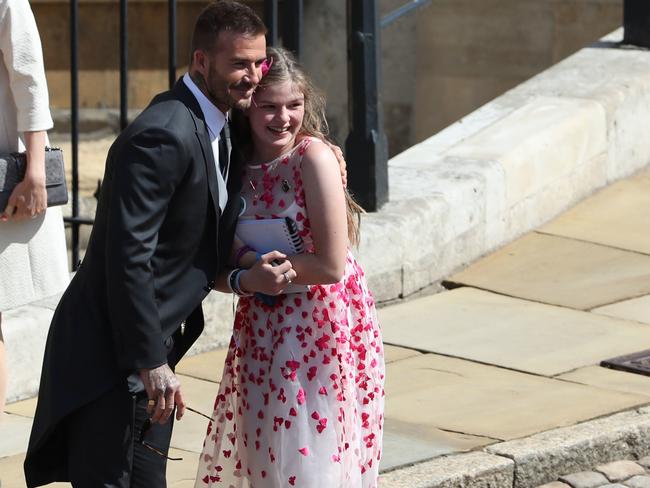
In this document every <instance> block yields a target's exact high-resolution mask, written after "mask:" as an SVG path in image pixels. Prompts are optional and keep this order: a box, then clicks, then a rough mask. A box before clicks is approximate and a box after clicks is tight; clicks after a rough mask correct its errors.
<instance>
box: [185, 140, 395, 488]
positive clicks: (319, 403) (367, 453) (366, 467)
mask: <svg viewBox="0 0 650 488" xmlns="http://www.w3.org/2000/svg"><path fill="white" fill-rule="evenodd" d="M313 143H321V141H320V140H318V139H313V138H307V139H304V140H303V141H301V142H300V143H299V144H297V145H296V146H295V147H294V148H293V149H292V150H291V151H290V152H289V153H287V154H284V155H283V156H280V157H279V158H277V159H275V160H274V161H271V162H270V163H265V164H261V165H248V166H247V168H246V170H245V175H244V190H243V193H242V195H243V196H242V198H243V200H244V201H245V210H244V211H243V214H242V216H241V217H240V218H257V219H259V218H278V217H286V216H289V217H291V218H293V219H294V221H295V222H296V223H297V226H298V229H299V231H300V234H301V236H302V238H303V240H304V243H305V245H306V249H307V252H309V251H310V250H313V245H312V241H311V237H310V236H311V233H310V224H309V215H308V212H307V208H306V206H305V195H304V191H303V187H302V178H301V162H302V157H303V154H304V153H305V150H306V149H307V147H308V146H309V144H313ZM309 288H310V290H309V291H305V292H301V293H291V294H286V295H280V296H279V297H278V299H277V300H276V303H275V304H273V305H271V306H268V305H266V304H265V303H264V302H263V301H261V300H260V299H258V298H256V297H245V298H241V299H240V300H239V304H238V306H237V312H236V316H235V324H234V331H233V336H232V339H231V342H230V347H229V351H228V356H227V358H226V364H225V369H224V374H223V378H222V380H221V383H220V387H219V392H218V394H217V397H216V400H215V404H214V415H213V418H214V419H215V422H210V424H209V425H208V430H207V435H206V438H205V443H204V448H203V452H202V454H201V457H200V460H199V469H198V475H197V480H196V485H195V486H196V487H205V486H215V487H228V488H230V487H237V488H240V487H255V488H265V487H291V486H295V487H304V488H321V487H322V488H337V487H346V488H348V487H349V488H357V487H363V488H366V487H368V488H370V487H376V486H377V478H378V467H379V460H380V458H381V442H382V425H383V410H384V371H385V370H384V356H383V348H382V340H381V333H380V330H379V326H378V323H377V316H376V312H375V306H374V301H373V298H372V296H371V294H370V292H369V291H368V288H367V286H366V282H365V279H364V274H363V270H362V269H361V267H360V266H359V264H358V263H357V261H356V260H355V258H354V257H353V255H352V253H351V252H350V251H349V250H348V253H347V263H346V267H345V273H344V276H343V279H342V280H341V281H340V282H338V283H335V284H331V285H311V286H310V287H309Z"/></svg>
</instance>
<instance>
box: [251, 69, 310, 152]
mask: <svg viewBox="0 0 650 488" xmlns="http://www.w3.org/2000/svg"><path fill="white" fill-rule="evenodd" d="M304 116H305V97H304V95H303V94H302V92H301V91H300V90H299V89H298V87H297V86H296V85H295V84H294V83H293V82H291V81H287V82H285V83H278V84H275V85H270V86H268V87H266V88H264V89H263V90H259V91H256V92H255V95H254V96H253V103H252V104H251V106H250V108H249V110H248V117H249V120H250V125H251V132H252V136H253V144H254V147H255V155H256V158H259V159H262V160H269V159H273V158H275V157H277V156H279V155H280V154H282V153H284V152H286V151H288V150H290V149H291V148H292V147H293V146H294V144H295V142H296V135H297V134H298V132H299V131H300V128H301V127H302V120H303V117H304Z"/></svg>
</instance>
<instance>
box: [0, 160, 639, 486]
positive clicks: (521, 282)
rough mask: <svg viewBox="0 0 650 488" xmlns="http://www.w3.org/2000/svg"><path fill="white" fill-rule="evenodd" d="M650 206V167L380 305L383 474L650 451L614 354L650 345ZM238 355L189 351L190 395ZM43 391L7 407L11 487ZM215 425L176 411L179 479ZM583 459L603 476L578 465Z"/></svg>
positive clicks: (409, 477)
mask: <svg viewBox="0 0 650 488" xmlns="http://www.w3.org/2000/svg"><path fill="white" fill-rule="evenodd" d="M648 208H650V170H645V171H644V172H642V173H640V174H638V175H636V176H634V177H631V178H629V179H627V180H624V181H621V182H618V183H616V184H614V185H612V186H610V187H608V188H606V189H604V190H602V191H601V192H599V193H597V194H596V195H594V196H592V197H591V198H589V199H587V200H585V201H583V202H582V203H580V204H579V205H577V206H576V207H574V208H573V209H571V210H569V211H568V212H566V213H564V214H563V215H561V216H560V217H559V218H557V219H556V220H554V221H553V222H551V223H549V224H547V225H545V226H543V227H541V228H540V229H538V230H536V231H534V232H531V233H529V234H527V235H524V236H523V237H521V238H520V239H518V240H516V241H514V242H512V243H511V244H509V245H507V246H505V247H503V248H502V249H500V250H499V251H497V252H495V253H494V254H492V255H489V256H487V257H485V258H483V259H481V260H479V261H478V262H476V263H475V264H473V265H471V266H469V267H468V268H466V269H464V270H463V271H461V272H459V273H458V274H456V275H453V276H451V277H449V279H448V286H449V287H451V288H453V289H451V290H450V291H445V292H442V293H438V294H432V295H426V294H425V296H422V297H420V298H417V299H413V300H408V301H404V302H401V303H397V304H393V305H391V306H387V307H384V308H382V309H381V310H380V312H379V315H380V321H381V324H382V327H383V331H384V339H385V343H386V359H387V385H386V396H387V400H386V425H385V433H384V444H385V449H384V459H383V461H382V471H383V472H384V474H383V475H382V486H386V487H401V486H404V487H406V486H408V487H415V486H422V487H424V486H432V487H443V486H445V487H447V486H457V487H471V486H495V487H501V486H503V487H505V486H508V487H512V486H516V487H534V486H538V485H541V484H543V483H547V482H556V484H554V485H549V487H548V488H551V487H563V486H564V485H568V486H572V487H574V488H578V487H580V486H601V485H605V483H611V482H612V481H611V480H612V479H614V478H611V477H609V478H608V477H607V476H606V475H604V474H603V473H602V469H600V468H598V466H600V465H602V464H605V463H608V462H611V461H617V460H620V459H624V458H628V459H638V458H642V457H643V456H645V455H647V454H650V440H649V441H646V440H645V439H647V438H649V437H650V409H647V408H643V407H644V406H645V405H648V404H650V378H648V377H645V376H640V375H635V374H631V373H623V372H619V371H613V370H608V369H604V368H601V367H600V366H598V365H599V363H600V361H601V360H603V359H608V358H611V357H614V356H619V355H623V354H627V353H632V352H636V351H638V350H641V349H648V348H650V238H648V234H647V232H648V229H649V228H650V212H648V210H647V209H648ZM224 358H225V351H224V350H217V351H212V352H208V353H204V354H200V355H197V356H194V357H191V358H187V359H185V360H183V362H181V364H180V365H179V368H178V373H179V374H180V376H181V381H182V384H183V386H184V388H185V392H186V398H187V401H188V404H189V405H190V406H192V407H194V408H196V409H198V410H201V411H203V412H206V413H209V412H210V411H211V406H212V403H213V399H214V395H215V392H216V390H217V383H218V381H219V379H220V377H221V368H222V365H223V361H224ZM34 407H35V400H34V399H30V400H26V401H22V402H18V403H14V404H10V405H9V406H8V409H7V414H6V416H5V418H4V419H3V422H2V425H1V427H0V429H1V430H2V433H3V435H2V436H0V480H2V486H3V488H9V487H12V488H13V487H16V488H19V487H22V486H24V484H23V482H22V473H21V469H22V466H21V464H22V459H23V457H24V450H25V445H26V442H27V435H28V431H29V427H30V424H31V420H30V419H31V417H32V415H33V411H34ZM618 412H624V413H618ZM617 413H618V414H617ZM614 414H617V415H614ZM204 431H205V421H204V419H203V418H201V417H199V416H198V415H195V414H192V413H188V414H187V416H186V418H185V419H184V420H183V421H182V422H180V423H178V424H177V425H176V428H175V430H174V436H173V440H172V447H173V452H174V455H176V454H178V455H180V456H182V457H183V458H184V460H183V461H178V462H170V463H169V470H168V478H169V481H170V487H188V486H191V485H192V481H193V478H194V470H195V467H196V463H197V457H198V452H199V451H200V449H201V443H202V440H203V433H204ZM411 465H413V466H411ZM409 466H410V467H409ZM644 466H645V465H644ZM599 469H600V471H599ZM635 469H636V468H635ZM583 471H589V472H591V471H593V472H595V473H596V474H600V476H597V475H580V476H573V477H572V473H573V474H575V473H581V472H583ZM637 471H638V470H637ZM590 476H591V477H590ZM633 476H634V477H635V478H634V481H633V482H632V481H629V482H628V481H627V480H628V479H632V477H633ZM644 477H645V478H644ZM646 478H647V475H646V473H645V471H644V472H643V473H642V472H638V473H636V474H633V475H630V476H629V477H628V478H625V479H623V478H621V479H620V480H619V481H616V482H621V483H628V484H627V485H625V486H630V487H637V486H639V487H640V486H648V485H647V484H645V485H644V484H643V483H647V479H646ZM585 479H591V480H600V481H602V480H603V479H605V482H603V483H601V485H598V484H591V485H588V484H582V485H581V484H579V483H578V481H575V480H582V481H581V482H584V483H587V482H586V481H584V480H585ZM558 480H560V481H558ZM572 480H574V481H572ZM486 483H487V484H486ZM557 483H564V485H562V484H557ZM594 483H595V482H594ZM630 483H632V484H630ZM53 486H65V485H64V484H58V485H53ZM608 486H611V485H608Z"/></svg>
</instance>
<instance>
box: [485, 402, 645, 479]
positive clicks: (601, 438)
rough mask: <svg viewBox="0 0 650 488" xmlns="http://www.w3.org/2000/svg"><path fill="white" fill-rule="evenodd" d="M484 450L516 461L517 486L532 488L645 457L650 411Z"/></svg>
mask: <svg viewBox="0 0 650 488" xmlns="http://www.w3.org/2000/svg"><path fill="white" fill-rule="evenodd" d="M485 450H486V451H487V452H489V453H492V454H497V455H501V456H506V457H508V458H510V459H512V460H514V462H515V463H516V466H517V469H516V471H515V485H514V486H515V487H517V488H532V487H536V486H539V485H541V484H543V483H547V482H550V481H554V480H557V479H558V477H560V476H562V475H565V474H567V473H577V472H580V471H585V470H591V469H592V468H593V467H595V466H597V465H599V464H603V463H608V462H611V461H617V460H620V459H630V458H639V457H641V456H644V455H646V454H647V453H648V452H650V409H648V408H641V409H639V410H632V411H627V412H622V413H619V414H616V415H611V416H608V417H605V418H601V419H597V420H593V421H589V422H584V423H580V424H577V425H572V426H569V427H561V428H556V429H552V430H548V431H546V432H542V433H539V434H535V435H533V436H529V437H527V438H523V439H516V440H512V441H508V442H503V443H500V444H496V445H493V446H488V447H487V448H486V449H485Z"/></svg>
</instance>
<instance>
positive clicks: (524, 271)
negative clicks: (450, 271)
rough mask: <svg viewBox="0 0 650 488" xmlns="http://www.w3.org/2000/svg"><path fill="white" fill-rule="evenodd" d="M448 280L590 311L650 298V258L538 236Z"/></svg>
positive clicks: (548, 236) (478, 263)
mask: <svg viewBox="0 0 650 488" xmlns="http://www.w3.org/2000/svg"><path fill="white" fill-rule="evenodd" d="M449 281H451V282H454V283H462V284H464V285H469V286H474V287H476V288H482V289H485V290H491V291H494V292H497V293H502V294H505V295H510V296H514V297H519V298H525V299H527V300H533V301H537V302H542V303H549V304H554V305H561V306H565V307H570V308H575V309H578V310H588V309H592V308H595V307H598V306H601V305H606V304H610V303H613V302H618V301H622V300H625V299H628V298H634V297H638V296H641V295H646V294H649V293H650V256H646V255H642V254H638V253H635V252H629V251H621V250H619V249H614V248H611V247H606V246H602V245H599V244H592V243H589V242H583V241H577V240H573V239H568V238H565V237H558V236H551V235H546V234H540V233H537V232H533V233H530V234H527V235H525V236H523V237H521V238H520V239H518V240H516V241H514V242H513V243H511V244H509V245H507V246H505V247H503V248H501V249H500V250H498V251H497V252H495V253H493V254H491V255H490V256H488V257H486V258H483V259H481V260H480V261H478V262H477V263H475V264H473V265H471V266H469V267H468V268H467V269H465V270H463V271H461V272H460V273H457V274H455V275H454V276H452V277H451V278H449Z"/></svg>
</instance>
